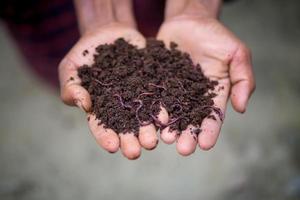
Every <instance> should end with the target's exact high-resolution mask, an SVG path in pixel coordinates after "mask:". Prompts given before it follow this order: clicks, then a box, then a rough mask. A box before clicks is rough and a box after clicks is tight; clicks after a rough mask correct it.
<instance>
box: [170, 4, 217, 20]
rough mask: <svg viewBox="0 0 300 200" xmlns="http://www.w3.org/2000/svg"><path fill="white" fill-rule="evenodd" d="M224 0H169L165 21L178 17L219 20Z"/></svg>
mask: <svg viewBox="0 0 300 200" xmlns="http://www.w3.org/2000/svg"><path fill="white" fill-rule="evenodd" d="M222 2H223V1H222V0H167V3H166V10H165V19H168V18H171V17H174V16H178V15H197V16H201V17H213V18H218V16H219V14H220V10H221V6H222Z"/></svg>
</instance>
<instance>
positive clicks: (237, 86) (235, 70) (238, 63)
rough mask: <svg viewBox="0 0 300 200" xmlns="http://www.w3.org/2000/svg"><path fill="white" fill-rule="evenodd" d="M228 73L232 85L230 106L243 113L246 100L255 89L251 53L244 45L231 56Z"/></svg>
mask: <svg viewBox="0 0 300 200" xmlns="http://www.w3.org/2000/svg"><path fill="white" fill-rule="evenodd" d="M229 73H230V79H231V83H232V89H231V102H232V105H233V107H234V109H235V110H236V111H237V112H240V113H243V112H245V111H246V107H247V104H248V100H249V98H250V96H251V94H252V92H253V91H254V89H255V80H254V75H253V71H252V63H251V53H250V50H248V49H247V48H246V47H245V46H244V45H241V46H240V48H238V50H237V51H236V53H235V55H234V56H233V59H232V61H231V62H230V70H229Z"/></svg>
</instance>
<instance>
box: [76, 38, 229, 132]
mask: <svg viewBox="0 0 300 200" xmlns="http://www.w3.org/2000/svg"><path fill="white" fill-rule="evenodd" d="M86 53H87V52H86V51H85V52H84V54H86ZM78 75H79V77H80V78H81V85H82V86H83V87H84V88H85V89H86V90H87V91H88V92H89V94H90V96H91V100H92V111H91V112H92V113H94V114H95V115H96V118H97V119H99V121H100V122H99V125H100V124H103V125H104V127H105V128H110V129H112V130H114V131H115V132H116V133H118V134H119V133H129V132H131V133H134V134H135V135H138V132H139V127H140V126H145V125H148V124H151V123H153V124H154V125H155V126H156V127H157V128H161V129H163V128H165V127H167V126H169V127H170V130H175V131H177V133H178V134H180V133H181V131H183V130H185V129H187V127H188V125H193V126H195V127H196V128H195V129H194V130H192V132H193V133H194V134H196V135H198V134H199V133H200V132H201V130H200V125H201V123H202V121H203V119H204V118H207V117H208V118H212V119H214V120H216V118H215V116H214V115H213V112H215V113H216V114H217V116H218V117H219V118H220V119H221V120H223V114H222V112H221V110H220V109H219V108H217V107H215V106H214V101H213V98H214V97H215V96H216V94H215V93H214V92H213V90H214V88H215V87H216V86H217V85H218V82H217V81H212V80H209V78H207V77H205V76H204V74H203V73H202V70H201V66H200V65H199V64H194V63H193V62H192V60H191V58H190V56H189V54H187V53H184V52H181V51H179V50H178V49H177V44H175V43H174V42H171V44H170V49H167V48H166V47H165V45H164V43H163V42H162V41H159V40H156V39H148V40H147V44H146V47H145V48H142V49H138V48H137V47H136V46H134V45H131V44H129V43H128V42H126V41H125V40H124V39H122V38H119V39H117V40H116V41H115V42H114V43H113V44H103V45H99V46H98V47H97V48H96V53H95V54H94V63H93V64H92V65H90V66H88V65H83V66H81V67H80V68H79V69H78ZM161 107H164V108H165V109H166V110H167V112H168V114H169V122H168V123H167V124H162V123H161V122H160V121H159V120H158V114H159V112H160V110H161Z"/></svg>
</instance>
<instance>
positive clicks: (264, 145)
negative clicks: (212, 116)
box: [0, 0, 300, 200]
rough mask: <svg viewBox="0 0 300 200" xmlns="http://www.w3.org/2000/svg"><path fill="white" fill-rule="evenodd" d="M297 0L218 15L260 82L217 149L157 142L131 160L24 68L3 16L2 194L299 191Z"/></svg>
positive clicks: (268, 195)
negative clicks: (189, 150) (111, 150)
mask: <svg viewBox="0 0 300 200" xmlns="http://www.w3.org/2000/svg"><path fill="white" fill-rule="evenodd" d="M299 9H300V2H299V1H297V0H294V1H293V0H288V1H279V0H278V1H274V0H266V1H259V0H239V1H236V2H233V3H230V4H227V5H225V6H224V9H223V13H222V18H221V19H222V21H223V22H224V23H225V24H226V25H227V26H228V27H229V28H230V29H231V30H232V31H233V32H234V33H236V34H237V35H238V36H239V37H240V38H241V39H242V40H243V41H245V42H246V44H247V45H248V46H249V47H250V48H251V49H252V52H253V64H254V71H255V74H256V80H257V90H256V92H255V94H254V96H253V98H252V99H251V102H250V105H249V108H248V110H247V112H246V113H245V114H244V115H240V114H237V113H235V112H234V111H233V109H232V108H231V106H229V108H228V112H227V117H226V120H225V124H224V127H223V129H222V133H221V136H220V138H219V140H218V143H217V145H216V146H215V148H214V149H212V150H211V151H208V152H203V151H200V150H199V149H198V150H197V152H196V153H195V154H193V155H192V156H190V157H181V156H179V155H178V154H177V153H176V149H175V146H174V145H171V146H167V145H165V144H163V143H160V144H159V145H158V147H157V148H156V149H155V150H154V151H150V152H147V151H143V152H142V156H141V158H140V159H139V160H136V161H128V160H127V159H125V158H123V156H122V155H121V153H120V152H118V153H117V154H108V153H106V152H105V151H103V150H102V149H100V148H99V147H98V146H97V144H96V142H95V141H94V139H93V137H92V136H91V134H90V133H89V130H88V127H87V123H86V118H85V116H84V114H83V113H81V112H80V111H79V110H78V109H76V108H70V107H67V106H65V105H63V104H62V103H61V101H60V99H59V95H58V92H57V91H55V90H54V89H53V88H52V87H50V86H49V85H47V84H45V83H44V82H43V81H42V80H41V79H39V78H38V77H37V76H35V75H34V73H32V72H30V70H28V65H29V64H28V63H27V62H26V60H25V58H24V57H23V56H22V54H21V53H20V50H19V48H18V46H17V45H16V43H15V41H14V40H13V38H12V37H11V34H10V33H9V32H8V30H7V29H6V27H5V25H4V24H3V23H1V24H0V52H1V53H0V93H1V98H0V111H1V112H0V131H1V133H0V199H1V200H14V199H22V200H23V199H24V200H27V199H28V200H40V199H45V200H48V199H49V200H50V199H51V200H52V199H62V200H69V199H70V200H71V199H72V200H74V199H80V200H81V199H91V200H93V199H121V198H122V199H143V200H148V199H149V200H150V199H151V200H153V199H156V200H160V199H172V200H179V199H180V200H181V199H187V200H189V199H191V200H194V199H207V200H225V199H231V200H248V199H249V200H253V199H256V200H265V199H272V200H282V199H287V200H296V199H300V171H299V170H300V151H299V150H300V133H299V131H300V112H299V111H300V79H299V74H300V45H299V44H300V21H299V20H300V12H299Z"/></svg>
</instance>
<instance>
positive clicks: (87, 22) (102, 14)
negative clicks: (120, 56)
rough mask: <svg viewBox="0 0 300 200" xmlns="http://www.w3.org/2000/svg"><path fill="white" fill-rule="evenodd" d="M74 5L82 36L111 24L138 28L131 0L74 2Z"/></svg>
mask: <svg viewBox="0 0 300 200" xmlns="http://www.w3.org/2000/svg"><path fill="white" fill-rule="evenodd" d="M74 3H75V8H76V14H77V19H78V25H79V29H80V33H81V34H84V33H87V32H92V31H93V30H94V29H99V28H102V27H103V26H108V25H110V24H118V23H119V24H124V25H126V26H129V27H132V28H134V27H135V26H136V25H135V20H134V17H133V10H132V2H131V0H74Z"/></svg>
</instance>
